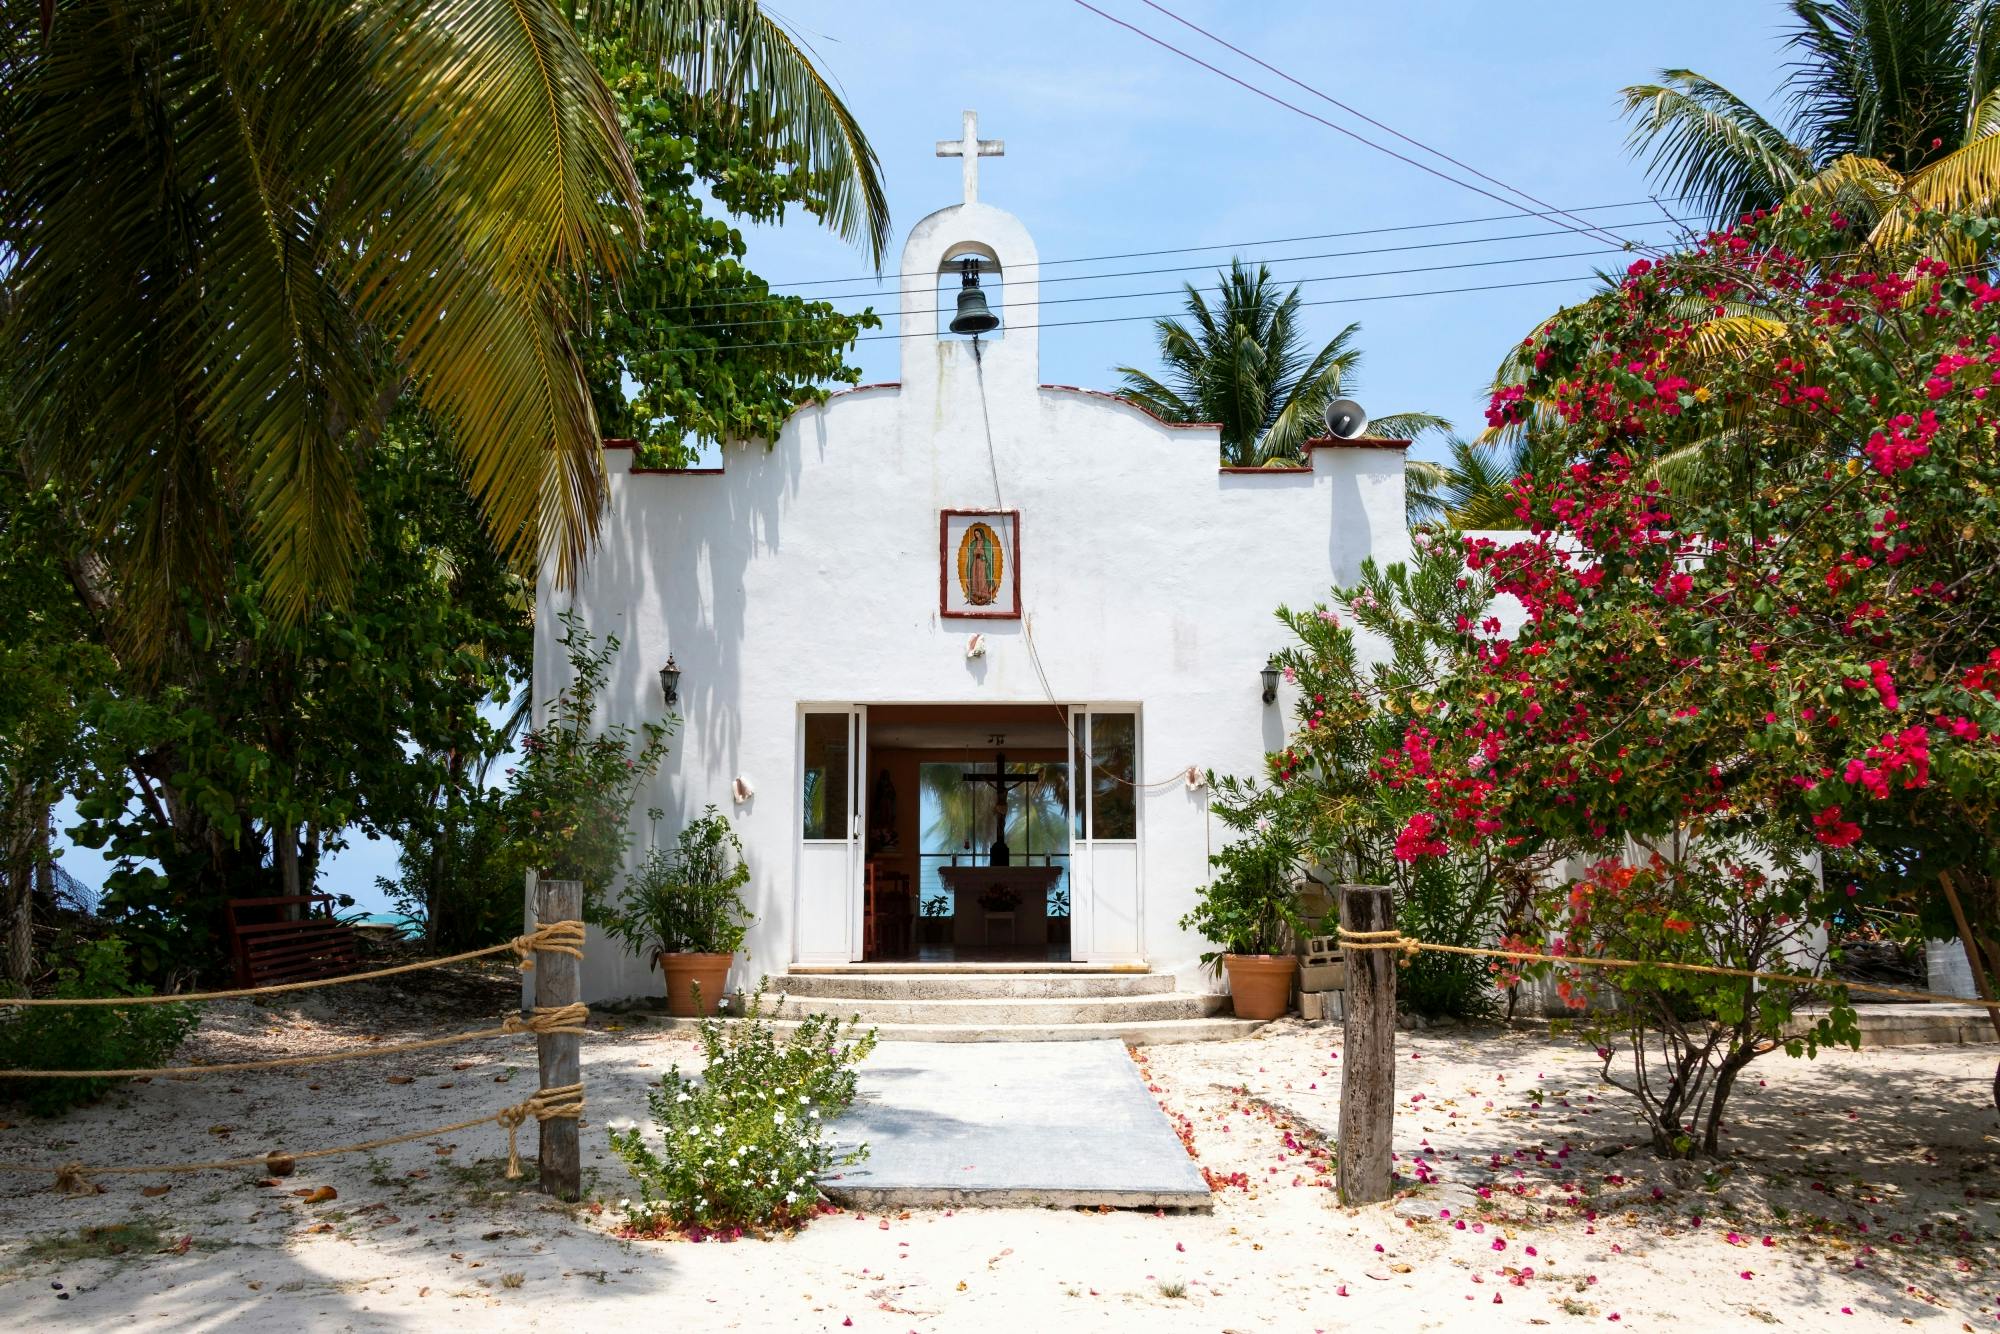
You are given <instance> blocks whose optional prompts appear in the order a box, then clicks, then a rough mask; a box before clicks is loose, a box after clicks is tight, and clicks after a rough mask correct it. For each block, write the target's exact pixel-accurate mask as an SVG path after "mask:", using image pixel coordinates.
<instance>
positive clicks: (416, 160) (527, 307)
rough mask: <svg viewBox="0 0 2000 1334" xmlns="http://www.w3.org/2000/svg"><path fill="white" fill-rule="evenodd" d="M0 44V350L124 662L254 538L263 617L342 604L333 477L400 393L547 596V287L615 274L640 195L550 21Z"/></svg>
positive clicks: (78, 13) (209, 28) (250, 20)
mask: <svg viewBox="0 0 2000 1334" xmlns="http://www.w3.org/2000/svg"><path fill="white" fill-rule="evenodd" d="M33 26H34V20H33V19H32V17H31V16H27V15H24V13H23V9H22V7H20V6H12V7H9V8H7V9H6V11H5V13H4V17H0V61H4V62H5V65H4V69H0V74H4V79H5V84H6V86H7V88H8V90H9V94H8V97H7V98H6V99H5V100H4V103H0V143H4V144H5V149H4V150H0V151H4V153H5V171H4V176H5V179H6V181H7V186H6V189H5V191H4V192H0V248H4V249H5V250H6V251H7V253H9V254H10V255H12V256H15V257H17V262H16V263H15V265H14V267H13V270H12V272H11V273H10V274H9V285H10V288H11V296H12V300H11V302H10V310H9V312H8V316H7V320H6V324H5V337H6V343H7V347H8V355H9V357H10V359H11V361H12V365H13V366H14V368H15V372H16V374H17V375H18V376H19V377H20V379H19V382H20V384H21V385H22V386H23V387H24V389H25V390H26V391H27V392H24V393H22V394H21V402H22V403H23V405H24V410H23V412H22V423H21V426H22V431H23V435H24V438H25V448H26V452H27V456H28V458H29V460H30V462H31V464H32V465H33V467H34V468H35V470H36V472H37V473H38V475H40V476H43V477H60V478H62V479H63V480H64V481H65V483H66V484H67V485H68V487H69V489H70V490H71V491H72V492H73V494H74V495H75V497H76V500H77V503H78V504H79V506H80V507H81V509H82V511H83V513H84V515H85V517H86V518H87V519H88V521H89V522H90V524H91V526H92V528H93V530H94V532H95V534H96V536H97V537H98V539H99V540H100V541H102V542H104V543H106V544H108V545H109V548H110V549H111V550H112V551H114V552H115V553H117V554H118V555H120V556H121V559H120V561H119V565H120V568H121V569H122V570H123V572H124V575H125V578H126V581H127V584H126V590H125V591H126V594H127V598H126V606H127V611H128V614H129V615H130V616H132V617H133V618H134V624H135V627H137V633H135V641H136V642H138V643H140V644H147V643H155V642H157V640H158V639H159V635H158V631H159V630H160V629H161V628H162V627H163V626H164V624H165V623H166V621H167V619H168V618H169V617H170V615H171V614H172V612H173V610H174V609H175V608H176V607H177V606H178V605H179V599H180V597H181V596H182V592H183V590H188V591H192V592H193V593H195V594H196V595H197V596H200V595H202V594H203V593H204V592H213V591H214V590H215V589H217V588H218V587H219V586H220V585H219V574H220V569H221V563H222V562H224V561H226V560H229V559H232V557H231V555H230V549H231V542H232V540H233V537H234V535H235V534H236V533H238V532H242V533H247V535H248V536H249V538H250V540H251V554H252V555H253V557H254V558H255V561H256V563H257V565H258V567H259V568H260V570H261V572H262V574H263V583H264V587H265V588H266V590H267V597H268V598H269V600H270V602H271V604H272V606H273V607H274V609H276V610H278V611H280V612H281V613H284V614H287V615H294V616H295V615H297V614H298V613H299V612H300V611H302V610H303V609H304V608H305V607H307V606H308V605H312V604H315V603H318V602H322V601H327V600H333V599H337V598H338V597H339V596H340V595H341V593H342V591H343V589H344V585H345V577H346V571H347V570H348V569H350V568H351V566H352V562H353V560H354V558H355V552H356V550H357V546H358V543H359V542H360V541H361V540H362V538H363V533H362V531H361V528H360V525H359V523H358V518H357V516H358V502H357V500H356V498H355V496H354V476H353V468H352V464H353V451H354V450H356V449H359V448H366V447H367V446H368V444H369V443H370V440H371V438H372V435H373V433H374V432H375V431H377V430H378V429H379V428H380V425H381V421H382V418H383V417H384V415H385V414H386V411H387V405H388V404H389V403H392V402H393V401H394V400H395V399H396V397H397V396H398V395H399V394H400V393H401V392H402V391H403V390H404V389H405V388H407V389H408V390H409V392H411V393H412V394H414V395H415V396H416V398H417V399H418V400H419V401H420V402H422V403H423V405H424V406H425V407H426V408H427V409H428V410H429V411H431V412H432V413H433V414H434V415H435V416H436V418H437V419H438V420H439V422H440V424H441V425H442V426H444V427H445V429H446V431H447V433H448V435H449V438H450V439H451V441H452V443H453V447H454V448H455V449H456V450H457V451H458V457H459V462H460V466H461V469H462V470H463V472H464V474H465V476H466V479H467V482H468V484H469V485H470V486H471V488H472V490H473V492H474V494H475V495H477V496H478V497H479V499H480V501H481V504H482V508H483V509H484V511H485V517H486V521H487V523H488V526H489V528H490V530H491V531H492V533H493V535H494V538H495V540H496V542H497V543H498V544H499V545H500V546H501V547H502V548H503V549H505V550H507V551H509V552H510V553H511V554H512V555H514V556H515V557H516V559H517V560H518V562H519V563H520V564H521V565H522V566H523V567H528V566H531V565H532V564H533V563H534V562H535V560H536V558H537V554H538V552H546V553H548V554H549V555H550V556H551V557H552V563H553V566H554V568H555V570H556V572H557V573H558V575H559V576H561V575H563V574H564V573H566V572H567V570H569V569H570V568H573V566H574V563H575V561H576V560H577V559H578V558H579V557H580V555H581V553H582V551H583V549H584V547H585V545H586V543H587V542H588V540H589V537H590V535H591V533H592V532H593V531H594V526H595V522H596V514H597V508H598V504H599V499H600V495H601V480H600V478H599V468H600V465H599V463H598V460H597V451H596V429H595V424H594V422H593V420H592V417H591V414H590V404H589V399H588V397H587V395H586V394H585V393H584V390H583V385H582V381H581V377H580V376H579V375H578V373H577V369H576V367H575V365H574V362H573V358H571V356H570V354H569V352H568V348H567V345H566V338H565V330H566V329H567V328H568V327H569V326H570V324H571V322H572V316H571V313H570V311H569V309H568V307H567V304H566V301H565V299H564V295H563V294H564V292H565V291H566V290H568V289H567V285H568V284H569V283H570V282H572V281H573V280H575V279H579V278H581V277H582V276H583V275H585V274H586V273H589V272H597V273H609V274H615V273H616V272H617V271H618V270H619V269H620V267H621V266H622V265H623V264H624V262H625V260H626V256H627V255H628V254H629V252H630V248H631V242H632V238H633V236H634V235H635V234H636V232H637V229H638V222H639V217H638V190H637V183H636V181H634V180H633V178H632V170H631V163H630V161H629V158H628V156H627V154H626V151H625V147H624V141H623V138H622V135H621V132H620V130H619V127H618V122H617V115H616V110H615V105H614V103H613V100H612V98H611V95H610V93H609V91H608V90H607V89H606V88H605V87H604V85H603V83H602V81H601V80H600V79H599V78H598V76H597V73H596V71H595V69H594V68H593V67H592V65H591V62H590V61H589V59H588V58H587V56H586V55H585V53H584V51H583V50H582V48H581V46H580V44H579V42H578V40H577V37H576V34H575V31H574V29H573V27H572V26H571V24H570V21H569V19H568V16H567V14H566V13H565V12H564V11H563V10H562V9H561V8H559V7H557V6H554V5H552V4H549V3H547V0H385V2H384V3H380V4H376V5H357V6H330V7H323V6H302V5H290V4H286V3H283V0H244V3H242V4H239V5H234V6H223V7H213V6H211V7H195V6H184V5H181V4H176V3H170V2H169V0H147V2H146V3H140V4H123V5H112V4H110V3H108V0H69V3H65V4H63V5H62V6H60V8H59V11H58V14H57V21H56V22H55V23H54V24H53V25H52V26H51V28H50V30H49V33H48V35H47V37H46V39H43V38H42V37H41V35H40V34H39V33H36V32H31V31H30V29H31V28H32V27H33Z"/></svg>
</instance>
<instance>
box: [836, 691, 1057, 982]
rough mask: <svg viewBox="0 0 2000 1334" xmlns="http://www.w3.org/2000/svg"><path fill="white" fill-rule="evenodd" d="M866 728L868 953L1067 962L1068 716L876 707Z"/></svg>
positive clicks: (1033, 710) (1039, 711) (1026, 708)
mask: <svg viewBox="0 0 2000 1334" xmlns="http://www.w3.org/2000/svg"><path fill="white" fill-rule="evenodd" d="M867 726H868V736H867V749H866V751H865V752H864V753H865V754H866V756H867V773H866V776H865V779H864V781H865V784H866V786H865V788H864V790H863V802H862V809H863V810H864V812H865V829H866V834H865V856H864V860H863V867H864V872H863V874H864V895H865V898H864V903H863V910H862V958H863V959H864V960H865V961H868V962H892V961H909V962H920V963H967V962H1010V963H1012V962H1020V963H1044V962H1046V963H1066V962H1068V961H1069V960H1070V958H1071V940H1072V933H1071V920H1072V917H1071V909H1072V906H1073V904H1074V902H1075V892H1074V885H1073V883H1072V874H1073V867H1072V856H1071V835H1072V830H1073V819H1074V816H1073V805H1072V801H1071V791H1070V774H1071V762H1070V760H1071V755H1070V751H1071V748H1070V734H1069V724H1068V717H1067V711H1066V710H1061V709H1058V708H1056V707H1054V706H1052V705H893V706H892V705H876V706H873V707H871V708H870V709H869V710H868V723H867Z"/></svg>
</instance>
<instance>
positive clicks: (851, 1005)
mask: <svg viewBox="0 0 2000 1334" xmlns="http://www.w3.org/2000/svg"><path fill="white" fill-rule="evenodd" d="M1228 1007H1229V998H1228V997H1227V996H1208V995H1202V994H1200V993H1197V992H1167V993H1164V994H1155V995H1139V996H1115V995H1114V996H1028V997H992V996H972V997H965V996H958V997H951V998H940V999H918V998H915V997H891V998H876V997H856V996H791V997H787V998H786V999H785V1001H784V1003H783V1004H782V1005H777V1006H774V1007H773V1008H772V1012H771V1014H772V1017H773V1018H776V1019H798V1018H802V1017H803V1016H805V1015H808V1014H830V1015H833V1016H835V1017H836V1018H839V1019H849V1018H858V1019H860V1020H861V1022H862V1023H864V1024H876V1025H881V1024H923V1025H939V1024H942V1025H947V1026H956V1025H960V1024H965V1025H985V1026H987V1027H992V1026H994V1025H1002V1024H1030V1025H1046V1024H1126V1023H1154V1022H1157V1021H1159V1020H1171V1019H1206V1018H1207V1017H1209V1016H1210V1015H1213V1014H1217V1013H1220V1012H1221V1011H1223V1010H1225V1009H1227V1008H1228Z"/></svg>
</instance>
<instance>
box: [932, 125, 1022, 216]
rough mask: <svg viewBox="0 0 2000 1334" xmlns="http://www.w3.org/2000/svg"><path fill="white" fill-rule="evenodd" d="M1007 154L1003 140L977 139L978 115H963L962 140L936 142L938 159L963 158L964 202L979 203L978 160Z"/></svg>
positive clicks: (1005, 142) (1005, 143)
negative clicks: (963, 130)
mask: <svg viewBox="0 0 2000 1334" xmlns="http://www.w3.org/2000/svg"><path fill="white" fill-rule="evenodd" d="M1006 152H1007V141H1006V140H1004V139H981V138H980V137H979V113H978V112H977V111H968V112H966V113H965V137H964V138H962V139H940V140H938V141H937V155H938V156H939V157H955V158H963V159H964V160H965V161H964V165H963V167H962V168H961V170H962V171H963V172H964V173H965V202H966V203H968V204H976V203H978V202H979V159H981V158H983V157H1000V156H1003V155H1004V154H1005V153H1006Z"/></svg>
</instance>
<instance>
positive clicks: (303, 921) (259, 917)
mask: <svg viewBox="0 0 2000 1334" xmlns="http://www.w3.org/2000/svg"><path fill="white" fill-rule="evenodd" d="M333 902H334V900H333V895H331V894H299V895H281V896H279V897H275V898H264V899H231V900H230V901H229V948H230V955H231V957H232V958H233V959H234V960H235V964H236V984H237V985H238V986H242V987H262V986H269V985H271V984H272V983H275V982H306V981H311V980H312V979H315V978H321V977H339V976H341V975H343V974H345V973H351V972H354V971H355V970H356V969H358V968H359V967H360V966H361V951H360V948H359V944H358V941H359V937H358V936H357V935H356V933H355V931H354V929H353V928H352V927H347V926H342V925H341V924H340V923H339V922H337V921H335V920H334V917H333Z"/></svg>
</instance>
